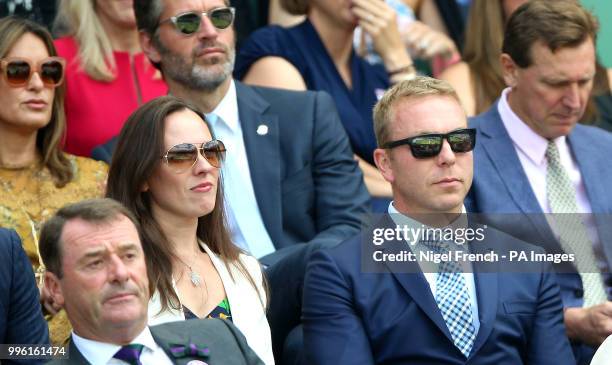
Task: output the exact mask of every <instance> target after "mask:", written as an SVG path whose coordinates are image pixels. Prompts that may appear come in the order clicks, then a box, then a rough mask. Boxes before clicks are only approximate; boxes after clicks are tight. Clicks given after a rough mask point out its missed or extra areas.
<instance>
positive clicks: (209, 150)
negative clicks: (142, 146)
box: [162, 139, 226, 173]
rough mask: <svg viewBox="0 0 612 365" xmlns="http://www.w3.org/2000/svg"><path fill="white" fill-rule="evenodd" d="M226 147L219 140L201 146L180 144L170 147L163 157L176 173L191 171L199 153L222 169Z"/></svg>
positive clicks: (212, 164) (214, 165) (211, 163)
mask: <svg viewBox="0 0 612 365" xmlns="http://www.w3.org/2000/svg"><path fill="white" fill-rule="evenodd" d="M225 151H226V149H225V145H224V144H223V142H221V141H220V140H218V139H213V140H212V141H208V142H205V143H202V144H200V145H199V146H198V145H196V144H193V143H180V144H177V145H174V146H172V147H170V149H169V150H168V152H166V154H165V155H163V156H162V159H163V160H164V162H165V163H166V164H167V165H168V166H170V167H171V168H172V169H174V171H175V172H176V173H181V172H185V171H187V170H189V169H190V168H192V167H193V165H195V163H196V161H197V160H198V152H199V153H201V154H202V156H204V158H205V159H206V161H208V163H209V164H210V165H211V166H213V167H216V168H220V167H221V163H222V162H223V160H224V159H225Z"/></svg>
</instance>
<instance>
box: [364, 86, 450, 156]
mask: <svg viewBox="0 0 612 365" xmlns="http://www.w3.org/2000/svg"><path fill="white" fill-rule="evenodd" d="M431 95H439V96H450V97H452V98H453V99H455V100H457V102H458V103H459V104H461V102H460V101H459V97H458V96H457V93H456V92H455V89H453V87H452V86H451V85H450V84H449V83H448V82H446V81H443V80H438V79H434V78H431V77H427V76H417V77H415V78H414V79H412V80H406V81H402V82H399V83H397V84H395V86H393V87H392V88H391V89H389V90H387V92H385V94H384V95H383V97H382V98H381V99H380V100H379V101H378V102H377V103H376V105H375V106H374V112H373V114H374V133H376V142H377V143H378V146H379V147H380V146H383V145H385V144H386V143H387V142H389V140H390V138H391V131H390V128H389V125H391V122H392V120H391V119H392V118H393V108H394V106H395V104H396V103H397V102H398V101H399V100H402V99H408V98H412V99H414V98H422V97H426V96H431ZM432 113H435V111H433V110H432Z"/></svg>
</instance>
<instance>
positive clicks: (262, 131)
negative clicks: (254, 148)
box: [257, 124, 268, 136]
mask: <svg viewBox="0 0 612 365" xmlns="http://www.w3.org/2000/svg"><path fill="white" fill-rule="evenodd" d="M257 134H259V135H260V136H265V135H266V134H268V126H267V125H265V124H260V125H259V126H258V127H257Z"/></svg>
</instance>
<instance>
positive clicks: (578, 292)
mask: <svg viewBox="0 0 612 365" xmlns="http://www.w3.org/2000/svg"><path fill="white" fill-rule="evenodd" d="M574 296H575V297H576V298H582V297H583V296H584V290H582V289H576V290H574Z"/></svg>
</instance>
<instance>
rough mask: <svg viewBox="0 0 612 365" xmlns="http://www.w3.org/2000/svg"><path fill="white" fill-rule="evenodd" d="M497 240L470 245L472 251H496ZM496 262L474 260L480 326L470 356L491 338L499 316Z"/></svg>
mask: <svg viewBox="0 0 612 365" xmlns="http://www.w3.org/2000/svg"><path fill="white" fill-rule="evenodd" d="M496 247H498V245H496V242H489V241H482V242H477V243H475V244H471V245H470V252H472V253H488V252H491V251H496ZM491 265H496V264H494V263H483V262H479V261H477V262H474V263H473V264H472V268H473V271H474V284H475V285H476V296H477V302H478V321H479V322H480V328H479V329H478V334H477V335H476V339H475V340H474V347H472V351H471V353H470V357H472V356H475V354H476V353H477V352H478V350H479V349H480V348H481V347H482V345H484V343H485V342H486V341H487V339H488V338H489V335H490V334H491V331H492V330H493V325H494V324H495V318H496V316H497V306H498V300H499V299H498V297H499V292H498V290H499V288H498V281H499V274H498V273H499V270H500V269H498V268H496V267H495V266H491Z"/></svg>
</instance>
